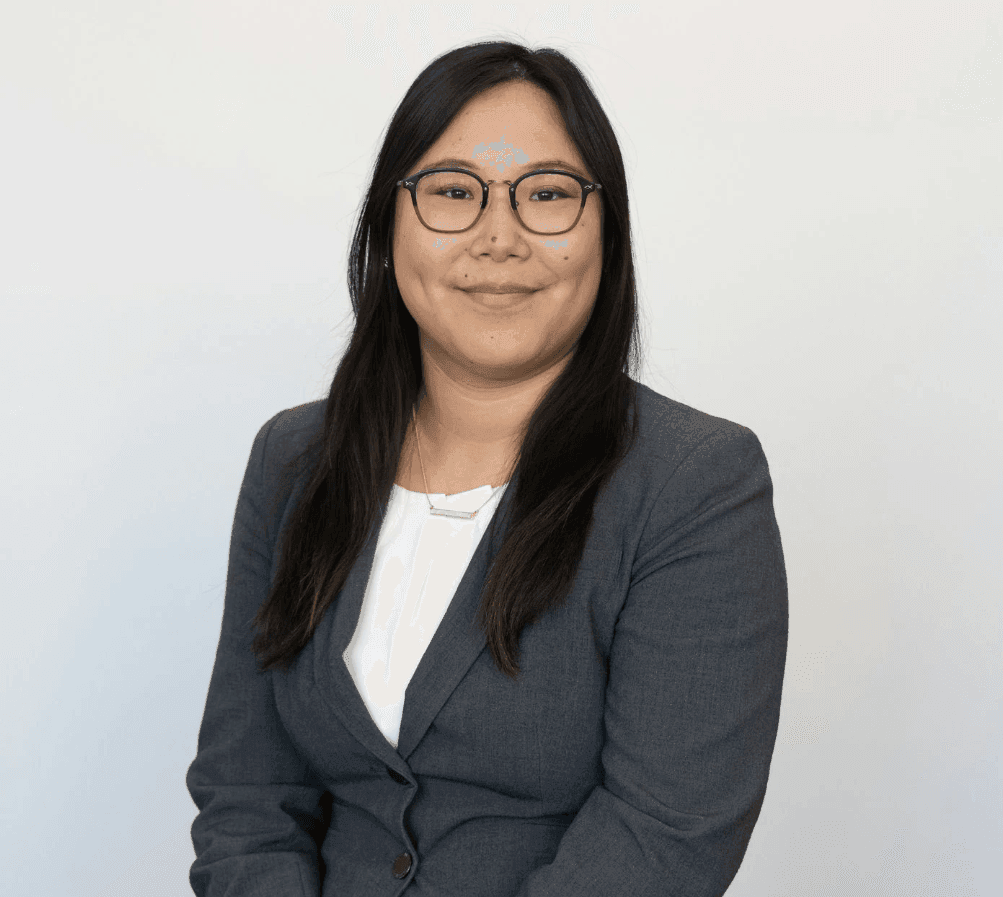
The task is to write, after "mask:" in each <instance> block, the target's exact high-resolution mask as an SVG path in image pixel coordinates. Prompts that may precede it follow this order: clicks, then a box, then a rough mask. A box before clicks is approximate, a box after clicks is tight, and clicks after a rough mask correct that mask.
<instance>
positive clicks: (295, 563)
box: [253, 41, 641, 679]
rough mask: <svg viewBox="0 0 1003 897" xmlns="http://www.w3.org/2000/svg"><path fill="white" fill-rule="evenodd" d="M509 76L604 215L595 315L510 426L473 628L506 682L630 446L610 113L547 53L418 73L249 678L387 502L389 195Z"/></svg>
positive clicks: (631, 340) (298, 622) (621, 235)
mask: <svg viewBox="0 0 1003 897" xmlns="http://www.w3.org/2000/svg"><path fill="white" fill-rule="evenodd" d="M513 80H524V81H528V82H531V83H533V84H536V85H538V86H539V87H541V88H542V89H543V90H545V91H547V93H548V94H550V96H551V97H552V98H553V100H554V102H555V103H556V104H557V107H558V109H559V110H560V112H561V115H562V117H563V120H564V125H565V127H566V128H567V131H568V134H569V135H570V137H571V139H572V141H573V142H574V144H575V146H576V147H577V148H578V151H579V153H580V154H581V156H582V159H583V160H584V162H585V164H586V166H587V167H588V169H589V170H590V171H591V173H592V174H593V176H594V177H595V179H596V180H597V181H598V182H599V183H600V184H602V188H603V189H602V191H601V193H600V194H597V195H596V196H595V197H594V199H595V200H596V201H600V197H601V201H602V202H603V204H604V208H603V216H602V218H603V227H602V242H603V265H602V274H601V278H600V282H599V291H598V295H597V297H596V303H595V307H594V309H593V312H592V316H591V318H590V320H589V323H588V325H587V326H586V327H585V330H584V331H583V332H582V335H581V337H580V338H579V341H578V343H577V346H576V348H575V350H574V352H573V354H572V358H571V360H570V361H569V363H568V364H567V366H566V367H565V368H564V370H563V371H562V372H561V374H560V376H559V377H557V379H556V380H555V381H554V382H553V383H552V384H551V386H550V388H549V390H548V391H547V392H546V393H545V394H544V396H543V398H542V399H541V401H540V402H539V403H538V405H537V407H536V409H535V411H534V412H533V414H532V415H531V416H530V418H529V420H528V421H527V423H526V425H525V427H524V429H523V436H522V443H521V450H520V451H519V453H518V456H517V461H516V467H515V476H517V480H516V481H515V491H514V494H513V496H512V501H511V503H510V506H509V508H508V512H509V513H508V514H507V515H506V516H507V518H508V520H509V524H508V529H507V531H506V535H505V539H504V541H503V543H502V544H501V547H500V549H499V551H498V554H497V555H496V556H495V558H494V560H493V562H492V564H491V566H490V568H489V571H488V575H487V579H486V582H485V585H484V589H483V591H482V596H481V606H480V610H479V614H478V622H479V623H480V625H481V626H482V628H483V630H484V633H485V636H486V638H487V643H488V646H489V647H490V650H491V654H492V657H493V658H494V661H495V665H496V666H497V668H498V669H499V670H500V671H502V672H503V673H505V674H506V675H507V676H509V677H511V678H512V679H517V678H518V674H519V665H518V652H519V647H518V642H519V636H520V634H521V632H522V630H523V628H524V627H525V626H527V625H529V624H530V623H532V622H533V621H534V620H535V619H536V618H537V617H538V616H539V615H540V614H542V613H544V612H545V611H547V610H548V609H550V608H552V607H557V606H561V605H563V604H564V602H565V601H566V600H567V595H568V592H569V591H570V589H571V586H572V584H573V581H574V577H575V573H576V570H577V567H578V564H579V561H580V559H581V555H582V552H583V550H584V547H585V544H586V540H587V537H588V534H589V530H590V528H591V525H592V511H593V504H594V502H595V498H596V495H597V494H598V492H599V490H600V489H601V488H602V486H603V485H604V484H605V483H606V482H607V481H608V480H609V478H610V476H611V475H612V474H613V472H614V471H615V470H616V468H617V466H618V465H619V463H620V462H621V461H622V460H623V458H624V456H625V455H626V454H627V452H628V451H629V450H630V448H631V446H632V445H633V444H634V441H635V440H636V438H637V432H638V415H637V395H636V387H637V384H636V382H635V378H634V376H633V375H634V373H636V371H637V369H638V366H639V364H640V361H641V359H640V352H641V347H640V337H639V331H638V311H637V294H636V286H635V280H634V262H633V253H632V248H631V241H630V218H629V216H628V211H627V180H626V175H625V173H624V167H623V159H622V157H621V155H620V148H619V146H618V144H617V141H616V136H615V134H614V132H613V128H612V127H611V125H610V122H609V119H608V118H607V117H606V114H605V113H604V112H603V109H602V107H601V106H600V104H599V101H598V99H597V98H596V96H595V94H594V93H593V92H592V89H591V87H590V86H589V84H588V82H587V81H586V79H585V77H584V75H583V74H582V73H581V71H580V70H579V69H578V68H577V66H576V65H575V64H574V63H573V62H571V60H570V59H568V58H567V57H566V56H564V55H563V54H562V53H560V52H559V51H557V50H553V49H550V48H543V49H539V50H536V51H532V50H530V49H528V48H527V47H524V46H521V45H519V44H515V43H510V42H508V41H497V42H482V43H475V44H470V45H468V46H464V47H460V48H458V49H455V50H451V51H449V52H448V53H445V54H443V55H442V56H440V57H438V58H437V59H435V60H434V61H433V62H432V63H431V64H430V65H429V66H428V67H427V68H426V69H425V70H424V71H423V72H422V73H421V74H420V75H418V77H417V78H416V79H415V81H414V83H413V84H412V85H411V87H410V88H409V89H408V92H407V94H406V95H405V97H404V99H403V100H402V101H401V104H400V106H398V108H397V111H396V112H395V113H394V116H393V119H392V120H391V122H390V125H389V127H388V129H387V133H386V138H385V139H384V141H383V146H382V147H381V149H380V152H379V156H378V157H377V160H376V164H375V167H374V170H373V176H372V180H371V182H370V185H369V190H368V193H367V195H366V198H365V202H364V204H363V207H362V211H361V213H360V215H359V219H358V224H357V225H356V228H355V235H354V237H353V240H352V247H351V254H350V260H349V268H348V290H349V294H350V296H351V299H352V308H353V311H354V313H355V319H356V320H355V329H354V331H353V333H352V337H351V340H350V342H349V344H348V347H347V349H346V350H345V353H344V355H343V357H342V359H341V362H340V364H339V365H338V369H337V371H336V373H335V375H334V380H333V382H332V383H331V390H330V393H329V394H328V397H327V405H326V410H325V414H324V425H323V428H322V430H320V431H318V434H317V435H316V437H315V439H314V440H313V441H312V442H311V443H310V445H308V446H307V448H306V450H304V451H303V453H302V454H301V455H300V456H299V458H294V459H293V461H292V462H290V465H292V464H295V463H297V462H298V461H301V460H304V459H306V458H307V457H308V456H310V457H311V458H313V460H312V461H311V462H310V463H311V464H312V466H313V472H312V475H311V478H310V480H309V482H308V484H307V485H306V487H305V490H304V492H303V494H302V497H301V499H300V501H299V502H298V504H297V506H296V508H295V509H294V511H293V513H292V515H291V517H290V520H289V525H288V529H287V531H286V536H285V539H284V540H283V544H282V546H281V549H280V551H281V557H280V561H279V566H278V568H277V570H276V575H275V579H274V581H273V583H272V586H271V589H270V590H269V593H268V596H267V598H266V599H265V601H264V602H263V603H262V605H261V607H260V608H259V610H258V613H257V615H256V616H255V618H254V623H255V625H256V626H257V627H258V632H257V634H256V635H255V638H254V642H253V650H254V653H255V655H256V656H257V658H258V660H259V661H260V666H259V669H260V671H262V672H264V671H266V670H269V669H273V668H279V669H282V670H287V669H288V668H289V666H290V665H291V664H292V662H293V661H294V660H295V658H296V656H297V655H298V654H299V652H300V651H301V650H302V649H303V647H304V646H305V645H306V644H307V642H309V640H310V638H311V636H312V635H313V632H314V629H315V628H316V626H317V624H318V622H319V621H320V619H321V618H322V617H323V615H324V613H325V611H326V610H327V608H328V607H330V606H331V604H332V603H333V602H334V601H335V599H336V598H337V596H338V593H339V592H340V590H341V588H342V586H343V585H344V583H345V580H346V578H347V577H348V573H349V571H350V570H351V568H352V566H353V565H354V563H355V561H356V559H357V557H358V555H359V553H360V552H361V550H362V549H363V547H364V546H365V543H366V539H367V537H368V534H369V532H370V529H371V527H372V525H373V523H374V521H376V520H377V519H378V516H379V515H380V514H381V513H382V511H383V510H384V508H385V505H386V503H387V501H388V500H389V497H390V492H391V489H392V486H393V483H394V479H395V476H396V472H397V468H398V463H399V460H400V456H401V451H402V449H403V445H404V441H405V437H406V435H407V430H408V425H409V423H410V421H411V409H412V407H413V405H414V403H415V402H416V400H417V399H418V396H419V394H420V392H421V389H422V386H423V374H422V363H421V350H420V347H419V341H418V326H417V324H416V323H415V320H414V318H413V317H412V316H411V314H410V313H409V312H408V310H407V308H406V307H405V305H404V303H403V301H402V299H401V295H400V292H399V291H398V289H397V284H396V281H395V279H394V276H393V274H392V270H393V268H392V260H391V262H390V264H391V267H390V268H387V267H385V266H384V261H385V260H390V257H391V247H392V237H393V224H394V214H395V208H396V198H397V189H398V188H397V187H396V186H395V185H396V183H397V181H399V180H401V179H402V178H404V177H406V176H407V175H409V174H411V173H412V168H413V166H414V165H415V164H416V163H417V161H418V159H419V158H420V157H421V156H422V154H423V153H424V152H425V151H426V150H427V149H428V148H429V146H431V145H432V144H433V143H434V142H435V141H436V139H438V137H439V135H440V134H441V133H442V132H443V131H444V130H445V129H446V127H447V126H448V125H449V123H450V121H451V120H452V118H453V117H454V115H455V114H456V112H457V111H458V110H459V109H460V108H461V107H462V106H463V105H464V104H465V103H466V102H467V101H468V100H470V99H472V98H473V97H475V96H477V95H478V94H480V93H482V92H483V91H485V90H487V89H489V88H491V87H494V86H496V85H499V84H502V83H505V82H508V81H513ZM589 201H590V202H591V201H593V198H592V197H590V199H589ZM495 516H496V517H497V516H498V515H495ZM495 523H496V520H494V519H493V520H492V522H491V526H492V527H494V525H495ZM499 525H500V524H499Z"/></svg>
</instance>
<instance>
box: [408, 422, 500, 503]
mask: <svg viewBox="0 0 1003 897" xmlns="http://www.w3.org/2000/svg"><path fill="white" fill-rule="evenodd" d="M411 417H412V419H413V420H414V443H415V445H416V446H417V447H418V463H419V464H420V465H421V478H422V480H424V482H425V500H426V501H427V502H428V509H429V511H431V512H432V516H433V517H460V518H462V519H464V520H470V519H472V518H473V517H476V516H477V511H479V510H481V508H483V507H484V505H486V504H487V503H488V502H489V501H491V499H492V498H494V495H495V492H497V491H498V489H500V488H501V486H496V487H495V488H494V489H492V490H491V494H490V495H489V496H488V498H487V501H485V502H484V505H481V507H480V508H478V509H477V511H455V510H453V509H452V508H436V507H433V506H432V499H430V498H429V497H428V493H429V488H428V477H426V476H425V462H424V461H422V460H421V443H420V442H419V441H418V415H417V414H415V411H414V405H412V406H411Z"/></svg>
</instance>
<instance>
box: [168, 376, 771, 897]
mask: <svg viewBox="0 0 1003 897" xmlns="http://www.w3.org/2000/svg"><path fill="white" fill-rule="evenodd" d="M638 389H639V406H638V407H639V413H640V433H639V439H638V441H637V443H636V444H635V446H634V448H633V449H632V451H631V452H630V454H629V455H628V457H627V458H626V459H625V460H624V461H623V463H622V464H621V465H620V467H619V468H618V470H617V472H616V473H615V474H614V476H613V478H612V479H611V480H610V481H609V483H608V484H607V486H606V487H605V488H604V489H603V490H601V491H600V493H599V494H598V496H597V499H596V505H595V516H594V518H593V526H592V531H591V533H590V536H589V541H588V545H587V547H586V550H585V554H584V556H583V558H582V563H581V566H580V568H579V572H578V576H577V579H576V581H575V586H574V589H573V591H572V592H571V593H570V595H569V597H568V600H567V603H566V604H565V606H564V607H563V608H562V609H560V610H557V611H556V612H552V613H550V614H548V615H545V616H544V617H542V618H540V619H538V620H537V621H536V622H535V623H534V624H533V625H532V626H529V627H526V629H524V630H523V633H522V637H521V641H520V655H519V662H520V665H521V668H522V672H521V675H520V677H519V680H518V682H513V681H512V680H511V679H509V678H508V677H506V676H504V675H503V674H502V673H500V672H499V671H498V670H497V669H496V667H495V666H494V661H493V660H492V657H491V654H490V652H489V650H488V648H487V643H486V640H485V638H484V636H483V634H482V633H481V631H480V629H479V628H478V627H477V625H476V612H477V608H478V604H479V600H480V592H481V588H482V585H483V583H484V579H485V574H486V571H487V567H488V562H489V561H490V559H491V558H492V557H493V556H494V554H495V553H496V552H497V550H498V548H499V547H500V545H501V537H502V535H503V531H502V530H501V528H500V527H499V528H498V529H497V530H496V531H495V532H494V534H492V529H491V528H489V529H488V530H487V532H486V533H485V535H484V537H483V538H482V540H481V542H480V543H479V544H478V547H477V549H476V551H475V552H474V555H473V558H472V560H471V561H470V565H469V567H468V568H467V571H466V573H465V574H464V576H463V579H462V580H461V582H460V585H459V587H458V588H457V590H456V594H455V596H454V597H453V599H452V602H451V604H450V605H449V607H448V609H447V611H446V614H445V616H444V617H443V619H442V622H441V624H440V625H439V628H438V629H437V630H436V632H435V635H434V637H433V639H432V641H431V643H430V645H429V647H428V650H427V651H426V653H425V654H424V656H423V657H422V659H421V662H420V663H419V664H418V667H417V669H416V670H415V673H414V676H413V677H412V679H411V681H410V683H409V685H408V687H407V690H406V692H405V702H404V710H403V717H402V720H401V726H400V739H399V744H398V747H397V749H396V750H395V749H394V748H393V746H392V745H391V744H390V743H389V742H388V741H387V740H386V738H384V736H383V734H382V732H381V731H380V730H379V728H377V726H376V724H375V723H374V722H373V721H372V719H371V718H370V716H369V713H368V711H367V709H366V706H365V704H364V703H363V701H362V698H361V697H360V696H359V693H358V692H357V690H356V688H355V684H354V682H353V680H352V677H351V675H350V674H349V672H348V670H347V669H346V667H345V664H344V662H343V661H342V653H343V652H344V650H345V647H346V646H347V645H348V643H349V641H350V639H351V638H352V635H353V633H354V631H355V626H356V623H357V621H358V618H359V612H360V609H361V606H362V598H363V592H364V590H365V587H366V582H367V578H368V576H369V571H370V568H371V566H372V561H373V556H374V553H375V548H376V540H377V537H378V535H379V521H378V522H377V524H375V525H374V527H373V528H372V529H371V531H370V534H369V539H368V542H367V543H366V548H365V550H364V551H363V552H362V554H361V555H360V557H359V559H358V561H357V562H356V564H355V566H354V568H353V569H352V572H351V574H350V575H349V578H348V580H347V582H346V584H345V586H344V588H343V589H342V591H341V593H340V595H339V597H338V599H337V601H336V602H335V604H334V605H332V607H331V608H330V610H329V611H328V612H327V614H326V615H325V617H324V618H323V619H322V621H321V623H320V624H319V627H318V629H317V630H316V632H315V634H314V636H313V638H312V640H311V641H310V642H309V644H308V645H307V646H306V648H304V650H303V651H302V653H301V654H300V655H299V657H298V658H297V660H296V662H295V663H294V665H293V666H292V667H291V668H290V670H289V671H288V672H286V673H281V672H268V673H264V674H260V673H258V672H257V671H256V668H255V664H256V660H255V658H254V656H253V654H252V652H251V648H250V645H251V639H252V638H253V635H254V632H253V629H252V626H251V620H252V618H253V617H254V615H255V612H256V611H257V609H258V607H259V605H260V604H261V602H262V601H263V600H264V598H265V596H266V594H267V591H268V587H269V585H270V583H271V581H272V577H273V576H274V575H275V569H276V561H277V552H276V550H275V549H276V544H277V540H278V538H279V536H280V535H281V534H282V532H283V529H284V527H285V526H286V524H287V522H288V520H289V516H290V513H291V511H292V509H293V507H294V506H295V504H296V501H297V499H298V497H299V496H300V495H301V494H302V490H303V487H304V485H305V480H306V474H304V475H303V476H302V477H300V478H299V479H296V478H294V477H282V476H281V475H280V474H281V465H282V463H283V462H284V461H286V460H287V459H289V458H290V456H291V455H292V454H293V453H294V452H298V451H299V450H300V449H301V448H302V447H303V445H304V442H305V440H307V439H308V438H309V437H310V436H311V434H313V433H314V432H315V431H316V430H317V428H318V427H320V426H321V425H322V422H323V416H324V402H323V401H317V402H311V403H309V404H306V405H300V406H299V407H296V408H292V409H288V410H286V411H281V412H279V413H278V414H276V415H275V416H274V417H273V418H271V420H269V421H268V422H267V423H265V425H264V426H263V427H262V428H261V429H260V430H259V431H258V434H257V436H256V437H255V439H254V443H253V445H252V447H251V453H250V458H249V460H248V462H247V468H246V471H245V473H244V480H243V483H242V485H241V487H240V495H239V497H238V499H237V507H236V513H235V515H234V521H233V530H232V535H231V541H230V554H229V567H228V570H227V580H226V595H225V599H224V608H223V619H222V627H221V631H220V637H219V645H218V648H217V650H216V659H215V664H214V666H213V671H212V678H211V680H210V683H209V691H208V696H207V698H206V704H205V713H204V716H203V718H202V725H201V728H200V730H199V736H198V750H197V754H196V756H195V759H194V761H193V762H192V764H191V766H190V767H189V769H188V774H187V777H186V782H187V786H188V790H189V792H190V793H191V796H192V799H193V800H194V802H195V804H196V806H197V807H198V815H197V816H196V817H195V821H194V822H193V824H192V828H191V835H192V842H193V844H194V846H195V853H196V855H197V859H196V860H195V862H194V863H193V864H192V867H191V871H190V876H189V877H190V882H191V886H192V888H193V890H194V891H195V893H196V894H197V895H200V897H391V895H393V897H396V895H401V894H407V895H408V897H419V895H421V897H454V895H455V897H611V895H621V894H622V895H629V897H653V895H673V897H712V895H720V894H723V893H724V892H725V890H726V889H727V887H728V885H729V884H730V883H731V881H732V879H733V878H734V877H735V874H736V872H737V871H738V867H739V864H740V863H741V861H742V858H743V856H744V854H745V850H746V847H747V846H748V843H749V839H750V837H751V835H752V829H753V826H754V825H755V824H756V820H757V819H758V817H759V812H760V809H761V807H762V804H763V798H764V796H765V794H766V781H767V776H768V774H769V769H770V759H771V756H772V753H773V746H774V742H775V740H776V734H777V726H778V721H779V717H780V693H781V686H782V683H783V674H784V663H785V659H786V653H787V627H788V613H787V577H786V570H785V566H784V558H783V550H782V547H781V543H780V532H779V529H778V527H777V521H776V517H775V514H774V509H773V484H772V480H771V479H770V472H769V467H768V465H767V461H766V456H765V454H764V452H763V448H762V446H761V445H760V442H759V439H758V438H757V437H756V435H755V434H754V433H753V432H752V431H751V430H749V429H747V428H746V427H743V426H740V425H739V424H735V423H731V422H730V421H727V420H724V419H723V418H719V417H713V416H711V415H708V414H705V413H703V412H701V411H697V410H696V409H694V408H690V407H688V406H686V405H683V404H680V403H679V402H676V401H673V400H672V399H669V398H666V397H665V396H662V395H659V394H658V393H656V392H654V391H653V390H651V389H649V388H648V387H647V386H644V385H643V384H640V385H639V387H638ZM515 486H516V483H515V482H513V483H512V484H511V486H510V487H509V489H507V490H506V492H505V494H504V496H503V498H502V501H501V503H500V505H499V507H498V509H497V510H496V512H495V513H496V514H497V515H499V517H498V519H499V520H501V519H502V517H501V515H503V514H504V511H505V509H506V507H507V502H509V501H511V499H512V495H513V494H514V491H515ZM492 535H494V538H492Z"/></svg>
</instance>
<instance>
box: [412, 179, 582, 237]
mask: <svg viewBox="0 0 1003 897" xmlns="http://www.w3.org/2000/svg"><path fill="white" fill-rule="evenodd" d="M440 171H456V172H459V173H460V174H469V175H470V176H471V177H472V178H474V179H476V180H477V182H478V183H479V184H480V185H481V207H480V208H479V209H478V210H477V217H476V218H475V219H474V220H473V221H472V222H471V223H470V224H468V225H467V226H466V227H464V228H462V229H460V230H440V229H439V228H437V227H430V226H429V225H428V224H425V219H424V218H422V217H421V212H419V211H418V195H417V193H416V189H417V187H418V181H420V180H421V179H422V178H423V177H424V176H425V175H427V174H436V173H437V172H440ZM536 174H563V175H566V176H567V177H569V178H574V179H575V180H576V181H578V183H579V184H580V185H581V188H582V205H581V208H579V209H578V214H577V215H576V216H575V221H574V224H572V225H571V227H568V228H565V229H564V230H546V231H544V230H533V228H531V227H529V226H528V225H527V224H526V222H525V221H523V220H522V216H521V215H520V214H519V209H518V206H519V203H517V202H516V201H515V191H516V188H517V187H518V186H519V183H520V182H521V181H523V180H525V179H526V178H528V177H532V176H533V175H536ZM490 184H508V185H509V187H508V198H509V203H510V204H511V205H512V211H513V212H515V217H516V220H517V221H518V222H519V223H520V224H521V225H522V226H523V227H525V228H526V230H528V231H529V232H530V233H531V234H539V235H540V236H543V237H554V236H557V235H558V234H566V233H567V232H568V231H571V230H574V229H575V227H576V226H577V225H578V222H579V221H580V220H581V217H582V212H584V211H585V202H586V200H588V198H589V194H590V193H592V192H593V191H597V193H596V195H597V196H598V195H599V192H601V191H602V184H598V183H595V182H593V181H590V180H588V178H583V177H580V176H579V175H577V174H572V173H571V172H570V171H562V170H561V169H559V168H540V169H537V170H536V171H527V172H526V173H525V174H524V175H523V176H522V177H520V178H517V179H516V180H515V181H509V180H504V181H484V180H482V179H481V178H480V177H478V176H477V175H476V174H475V173H474V172H472V171H470V170H469V169H467V168H425V169H423V170H422V171H416V172H415V173H414V174H413V175H411V176H410V177H407V178H404V179H403V180H401V181H398V182H397V186H398V187H406V188H407V190H408V192H409V193H410V194H411V204H412V205H413V206H414V213H415V215H417V216H418V220H419V221H420V222H421V223H422V224H423V225H424V226H425V227H427V228H428V229H429V230H430V231H434V232H435V233H437V234H462V233H464V232H465V231H468V230H470V228H472V227H473V226H474V225H475V224H477V222H478V221H480V220H481V215H483V214H484V210H485V209H486V208H487V205H488V190H489V189H490V186H489V185H490Z"/></svg>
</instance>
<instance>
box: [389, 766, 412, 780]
mask: <svg viewBox="0 0 1003 897" xmlns="http://www.w3.org/2000/svg"><path fill="white" fill-rule="evenodd" d="M387 772H388V773H389V774H390V778H391V779H393V780H394V781H395V782H400V783H401V784H402V785H410V784H411V783H410V782H409V781H408V780H407V779H406V778H404V776H402V775H401V774H400V773H399V772H397V770H396V769H394V768H393V767H391V766H388V767H387Z"/></svg>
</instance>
